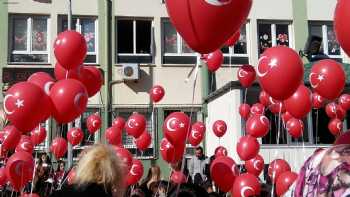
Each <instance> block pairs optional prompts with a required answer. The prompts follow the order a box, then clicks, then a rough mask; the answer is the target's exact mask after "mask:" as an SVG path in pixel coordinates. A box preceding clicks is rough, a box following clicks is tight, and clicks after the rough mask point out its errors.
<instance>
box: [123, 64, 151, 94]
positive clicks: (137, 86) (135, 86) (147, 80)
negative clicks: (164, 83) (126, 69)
mask: <svg viewBox="0 0 350 197" xmlns="http://www.w3.org/2000/svg"><path fill="white" fill-rule="evenodd" d="M139 72H140V79H139V80H137V81H126V82H125V85H127V86H128V87H129V88H130V89H132V90H133V91H134V92H135V93H139V92H148V91H149V90H150V89H151V88H152V86H153V68H152V67H151V68H149V73H147V72H146V71H144V70H143V69H141V68H140V71H139Z"/></svg>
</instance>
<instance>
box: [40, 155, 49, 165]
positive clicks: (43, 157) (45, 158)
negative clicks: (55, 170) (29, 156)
mask: <svg viewBox="0 0 350 197" xmlns="http://www.w3.org/2000/svg"><path fill="white" fill-rule="evenodd" d="M40 159H41V162H43V163H46V162H47V160H48V156H47V154H46V153H42V154H41V156H40Z"/></svg>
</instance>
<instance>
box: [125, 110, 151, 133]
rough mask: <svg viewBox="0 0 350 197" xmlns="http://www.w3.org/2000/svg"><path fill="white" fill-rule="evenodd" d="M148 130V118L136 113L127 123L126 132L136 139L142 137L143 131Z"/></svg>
mask: <svg viewBox="0 0 350 197" xmlns="http://www.w3.org/2000/svg"><path fill="white" fill-rule="evenodd" d="M145 129H146V118H145V117H144V116H143V115H141V114H139V113H136V112H134V113H133V114H132V115H131V116H130V117H129V119H128V120H127V121H126V124H125V130H126V133H127V134H128V135H131V136H133V137H134V138H138V137H140V135H141V134H142V133H143V131H144V130H145Z"/></svg>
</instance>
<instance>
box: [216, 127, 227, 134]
mask: <svg viewBox="0 0 350 197" xmlns="http://www.w3.org/2000/svg"><path fill="white" fill-rule="evenodd" d="M216 129H217V130H218V131H220V132H221V133H223V132H225V131H224V129H225V128H224V125H218V126H217V127H216Z"/></svg>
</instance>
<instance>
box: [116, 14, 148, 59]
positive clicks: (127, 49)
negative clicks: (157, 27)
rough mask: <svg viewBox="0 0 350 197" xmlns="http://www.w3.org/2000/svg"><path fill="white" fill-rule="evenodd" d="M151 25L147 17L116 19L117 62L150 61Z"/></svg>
mask: <svg viewBox="0 0 350 197" xmlns="http://www.w3.org/2000/svg"><path fill="white" fill-rule="evenodd" d="M152 26H153V25H152V20H149V19H124V18H118V19H117V31H116V32H117V39H116V40H117V62H118V63H152V61H153V58H152V53H153V28H152Z"/></svg>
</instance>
